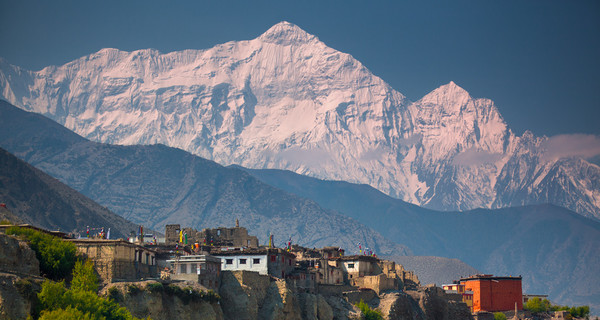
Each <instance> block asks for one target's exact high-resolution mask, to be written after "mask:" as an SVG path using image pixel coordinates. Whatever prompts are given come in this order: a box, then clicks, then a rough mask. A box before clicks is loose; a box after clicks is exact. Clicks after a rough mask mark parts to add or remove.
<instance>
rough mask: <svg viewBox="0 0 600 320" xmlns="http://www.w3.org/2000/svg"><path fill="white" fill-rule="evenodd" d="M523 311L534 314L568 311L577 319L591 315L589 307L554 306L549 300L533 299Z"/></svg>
mask: <svg viewBox="0 0 600 320" xmlns="http://www.w3.org/2000/svg"><path fill="white" fill-rule="evenodd" d="M523 309H525V310H529V311H531V312H532V313H541V312H550V311H560V310H565V311H568V312H569V313H570V314H571V316H573V317H576V318H585V317H588V316H589V315H590V307H589V306H580V307H569V306H558V305H552V304H551V303H550V301H548V299H543V300H542V299H540V298H532V299H529V300H528V301H527V303H525V305H524V306H523Z"/></svg>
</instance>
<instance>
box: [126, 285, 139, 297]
mask: <svg viewBox="0 0 600 320" xmlns="http://www.w3.org/2000/svg"><path fill="white" fill-rule="evenodd" d="M140 292H142V289H140V287H138V286H137V285H135V284H129V285H127V294H128V295H130V296H133V295H136V294H138V293H140Z"/></svg>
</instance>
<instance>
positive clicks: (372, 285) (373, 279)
mask: <svg viewBox="0 0 600 320" xmlns="http://www.w3.org/2000/svg"><path fill="white" fill-rule="evenodd" d="M350 284H352V285H354V286H357V287H359V288H368V289H371V290H373V291H375V292H376V293H377V294H380V293H381V292H383V291H387V290H398V284H397V281H396V279H395V278H390V277H388V276H387V275H386V274H384V273H380V274H378V275H376V276H364V277H360V278H353V279H351V280H350Z"/></svg>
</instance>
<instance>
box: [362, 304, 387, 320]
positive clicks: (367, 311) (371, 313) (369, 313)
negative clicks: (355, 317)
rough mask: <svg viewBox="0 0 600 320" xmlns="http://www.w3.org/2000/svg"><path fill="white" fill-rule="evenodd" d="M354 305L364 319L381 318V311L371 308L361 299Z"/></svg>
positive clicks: (377, 319) (374, 319)
mask: <svg viewBox="0 0 600 320" xmlns="http://www.w3.org/2000/svg"><path fill="white" fill-rule="evenodd" d="M356 306H357V307H358V308H359V309H360V311H362V313H363V316H364V319H365V320H383V314H381V311H379V310H373V309H371V307H369V305H368V304H366V303H365V302H364V301H363V300H362V299H361V300H360V302H359V303H357V304H356Z"/></svg>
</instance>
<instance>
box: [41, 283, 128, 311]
mask: <svg viewBox="0 0 600 320" xmlns="http://www.w3.org/2000/svg"><path fill="white" fill-rule="evenodd" d="M83 287H88V285H87V284H83ZM38 299H39V301H40V304H41V307H42V311H41V313H40V314H41V315H42V318H41V319H62V318H61V317H60V316H61V315H65V317H66V318H67V319H70V318H69V317H71V316H73V317H75V319H77V318H76V316H78V315H79V316H81V315H83V316H82V317H83V319H111V320H132V319H135V318H134V317H133V316H132V315H131V314H130V313H129V311H127V309H125V308H123V307H121V306H119V305H118V304H117V303H116V302H114V301H113V300H111V299H107V298H102V297H99V296H98V295H97V294H96V293H95V292H93V291H89V290H80V289H79V290H74V289H69V290H67V289H66V288H65V285H64V282H62V281H61V282H54V281H50V280H46V281H44V283H42V290H41V292H40V293H39V294H38ZM44 317H45V318H44Z"/></svg>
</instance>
